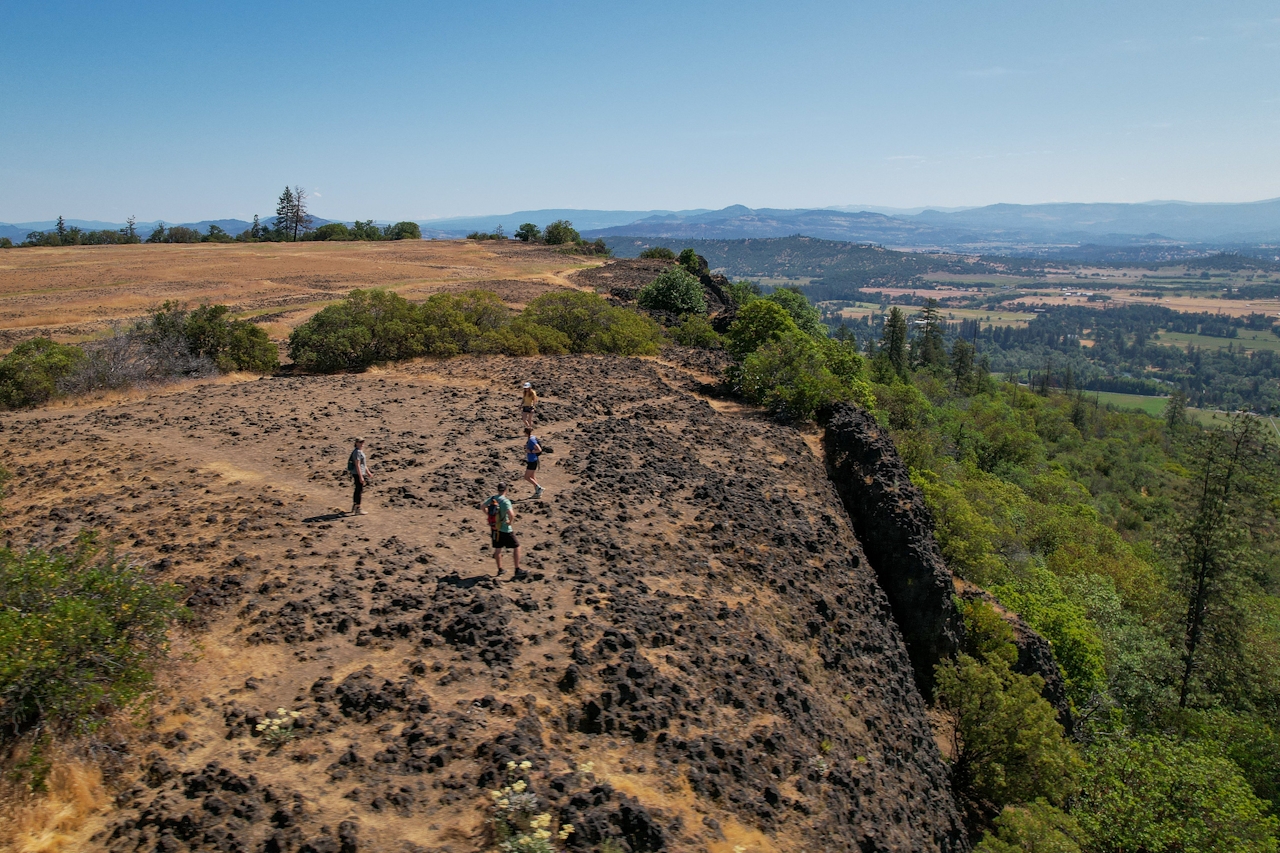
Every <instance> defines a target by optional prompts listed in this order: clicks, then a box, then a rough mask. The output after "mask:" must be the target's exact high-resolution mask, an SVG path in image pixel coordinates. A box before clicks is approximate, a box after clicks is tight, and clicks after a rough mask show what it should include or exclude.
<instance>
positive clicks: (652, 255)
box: [640, 246, 676, 261]
mask: <svg viewBox="0 0 1280 853" xmlns="http://www.w3.org/2000/svg"><path fill="white" fill-rule="evenodd" d="M640 257H642V258H644V259H645V260H650V261H674V260H675V259H676V253H675V252H673V251H671V250H670V249H668V248H667V247H666V246H650V247H649V248H647V249H645V250H644V251H643V252H641V253H640Z"/></svg>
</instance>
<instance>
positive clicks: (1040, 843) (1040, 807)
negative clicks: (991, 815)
mask: <svg viewBox="0 0 1280 853" xmlns="http://www.w3.org/2000/svg"><path fill="white" fill-rule="evenodd" d="M1083 836H1084V833H1083V831H1082V830H1081V829H1080V825H1079V824H1078V823H1076V821H1075V819H1074V818H1073V817H1071V815H1069V814H1067V813H1066V812H1064V811H1062V810H1060V809H1056V808H1054V807H1053V806H1052V805H1050V804H1049V803H1048V802H1046V801H1045V800H1043V799H1038V800H1036V801H1035V802H1032V803H1026V804H1024V805H1020V806H1005V808H1004V811H1003V812H1001V813H1000V816H999V817H998V818H996V821H995V830H994V831H993V832H991V833H990V834H988V835H987V836H986V837H985V838H983V839H982V842H981V843H980V844H978V846H977V847H975V848H973V853H1080V843H1079V841H1080V839H1081V838H1083Z"/></svg>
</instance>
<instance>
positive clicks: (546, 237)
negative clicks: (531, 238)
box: [542, 219, 582, 246]
mask: <svg viewBox="0 0 1280 853" xmlns="http://www.w3.org/2000/svg"><path fill="white" fill-rule="evenodd" d="M542 239H543V241H544V242H545V243H546V244H547V245H548V246H560V245H564V244H565V243H579V242H581V241H582V235H581V234H579V233H578V231H577V229H575V228H574V227H573V223H572V222H570V221H569V220H567V219H557V220H556V221H555V222H552V223H551V224H550V225H548V226H547V228H546V231H545V232H544V233H543V237H542Z"/></svg>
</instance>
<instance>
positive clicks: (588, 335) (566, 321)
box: [520, 291, 662, 355]
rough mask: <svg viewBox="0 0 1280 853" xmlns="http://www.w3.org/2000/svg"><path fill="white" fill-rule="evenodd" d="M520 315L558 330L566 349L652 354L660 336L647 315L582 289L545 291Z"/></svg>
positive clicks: (525, 320)
mask: <svg viewBox="0 0 1280 853" xmlns="http://www.w3.org/2000/svg"><path fill="white" fill-rule="evenodd" d="M520 319H521V321H522V322H523V323H525V324H531V325H533V326H545V327H547V328H549V329H553V330H555V331H556V332H559V333H560V334H561V335H563V336H564V340H565V341H566V342H567V348H568V350H569V352H595V353H617V354H619V355H655V354H657V352H658V347H659V344H660V342H661V340H662V330H661V329H660V328H659V326H658V324H657V323H655V322H654V321H653V320H651V319H650V318H648V317H644V316H642V315H640V314H637V313H636V312H635V311H628V310H627V309H625V308H615V307H613V306H612V305H610V304H609V303H608V302H606V301H605V300H604V299H603V298H602V297H601V296H599V295H598V294H595V293H586V292H584V291H561V292H557V293H544V294H543V295H542V296H539V297H538V298H537V299H534V300H533V301H532V302H530V303H529V305H528V307H527V308H525V310H524V313H523V314H522V315H521V318H520Z"/></svg>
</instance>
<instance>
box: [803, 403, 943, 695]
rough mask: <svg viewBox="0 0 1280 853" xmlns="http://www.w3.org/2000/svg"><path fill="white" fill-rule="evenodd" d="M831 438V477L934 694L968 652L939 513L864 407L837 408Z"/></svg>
mask: <svg viewBox="0 0 1280 853" xmlns="http://www.w3.org/2000/svg"><path fill="white" fill-rule="evenodd" d="M823 441H824V443H825V445H826V452H827V467H828V469H829V471H830V474H831V481H832V482H833V483H834V484H835V486H836V489H837V490H838V491H839V493H840V498H841V499H842V500H843V502H844V506H845V509H846V510H848V512H849V517H850V518H851V519H852V520H853V528H854V530H855V531H856V532H857V534H858V541H859V542H861V543H862V548H863V550H864V551H865V552H866V554H867V559H869V560H870V561H871V567H872V568H873V569H875V572H876V577H877V578H879V580H880V586H881V587H882V588H883V589H884V592H885V595H886V596H888V598H889V604H890V606H891V607H892V609H893V617H894V620H895V621H896V622H897V623H898V628H899V629H900V630H901V631H902V636H903V639H905V640H906V642H907V651H908V652H909V653H910V655H911V665H912V667H914V669H915V676H916V683H917V684H918V685H919V686H920V690H921V692H922V693H924V694H925V695H926V696H932V695H933V683H934V680H933V668H934V667H935V666H936V665H937V664H939V663H941V662H942V661H944V660H946V659H948V658H951V657H953V656H954V655H955V654H956V653H957V652H958V651H959V650H960V645H961V642H962V640H963V636H964V623H963V620H961V618H960V613H959V611H958V610H956V606H955V602H954V601H953V599H952V596H953V595H954V594H955V589H954V586H953V583H952V577H951V570H950V569H948V568H947V564H946V562H945V561H944V560H943V559H942V552H941V551H939V550H938V543H937V540H935V539H934V537H933V516H932V515H931V514H930V513H929V508H928V507H926V506H925V503H924V496H923V495H921V494H920V490H919V489H917V488H916V487H915V485H914V484H913V483H912V482H911V476H910V474H908V472H907V466H906V465H904V464H903V462H902V459H901V457H899V456H898V450H897V448H896V447H894V445H893V440H892V439H891V438H890V437H889V434H888V433H887V432H885V431H884V430H882V429H881V428H880V426H879V424H877V423H876V422H875V418H873V417H871V415H870V414H869V413H868V412H866V411H865V410H864V409H861V408H859V407H857V406H852V405H842V406H839V407H837V408H836V410H835V412H834V413H833V415H832V417H831V418H830V420H829V422H828V423H827V430H826V435H825V437H824V439H823Z"/></svg>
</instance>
